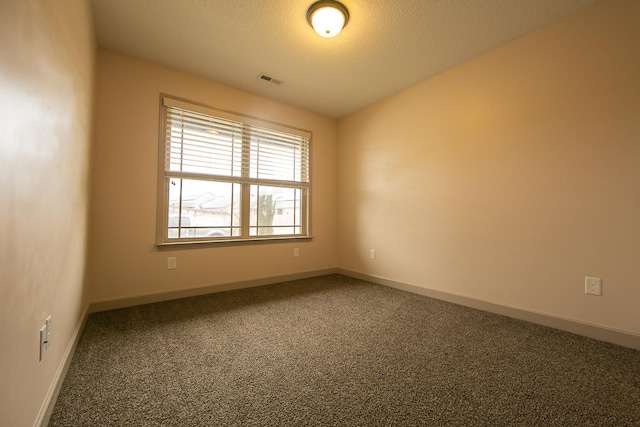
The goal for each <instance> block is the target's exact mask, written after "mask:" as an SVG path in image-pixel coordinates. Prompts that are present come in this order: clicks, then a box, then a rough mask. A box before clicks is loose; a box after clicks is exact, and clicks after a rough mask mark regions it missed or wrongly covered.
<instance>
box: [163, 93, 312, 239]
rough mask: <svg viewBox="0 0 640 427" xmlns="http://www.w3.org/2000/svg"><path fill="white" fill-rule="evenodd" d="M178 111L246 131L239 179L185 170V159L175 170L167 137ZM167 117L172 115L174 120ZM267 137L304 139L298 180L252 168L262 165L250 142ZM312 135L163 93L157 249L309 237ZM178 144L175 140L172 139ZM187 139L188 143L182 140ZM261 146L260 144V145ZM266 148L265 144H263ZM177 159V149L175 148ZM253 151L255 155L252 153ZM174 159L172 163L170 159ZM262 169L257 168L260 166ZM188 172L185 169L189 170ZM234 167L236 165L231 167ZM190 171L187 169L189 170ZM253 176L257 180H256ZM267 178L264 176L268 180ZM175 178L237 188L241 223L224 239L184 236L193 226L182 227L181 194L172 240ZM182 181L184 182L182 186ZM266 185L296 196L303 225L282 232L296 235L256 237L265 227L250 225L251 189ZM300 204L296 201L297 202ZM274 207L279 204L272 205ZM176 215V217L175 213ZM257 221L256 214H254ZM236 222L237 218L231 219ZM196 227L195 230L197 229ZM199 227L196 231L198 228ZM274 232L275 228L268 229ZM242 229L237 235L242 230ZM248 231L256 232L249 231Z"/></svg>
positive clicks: (232, 227)
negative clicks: (259, 136)
mask: <svg viewBox="0 0 640 427" xmlns="http://www.w3.org/2000/svg"><path fill="white" fill-rule="evenodd" d="M178 111H184V112H187V113H186V114H195V115H197V116H198V117H201V116H200V115H205V116H209V117H212V118H214V119H216V120H218V119H219V120H221V121H224V122H226V123H230V121H231V122H234V126H235V125H237V126H239V127H241V129H242V138H241V141H242V142H241V144H240V145H241V147H242V153H243V154H242V166H241V168H240V169H241V175H240V176H237V175H234V176H224V177H221V176H219V175H213V174H209V173H203V172H193V170H192V171H183V170H182V169H183V166H182V164H183V161H184V156H182V155H181V156H180V168H179V169H180V170H176V163H175V162H176V160H175V159H174V158H173V157H172V155H171V153H170V151H171V150H170V148H168V147H169V146H171V144H172V142H171V141H173V140H172V138H171V136H170V135H168V133H169V132H171V131H170V128H171V125H170V124H169V121H172V122H175V120H176V119H175V116H176V113H177V112H178ZM169 117H173V118H172V119H170V118H169ZM265 132H266V133H267V134H269V135H275V137H276V138H278V137H280V136H282V137H283V138H285V137H286V138H289V139H290V140H291V141H300V142H294V143H293V144H294V145H295V144H300V145H299V146H298V145H295V148H296V149H298V148H299V149H300V153H301V154H299V157H297V159H298V160H299V162H298V163H295V164H294V163H292V168H293V169H295V170H296V171H297V172H296V173H295V178H294V179H282V177H275V178H274V177H269V176H268V172H269V170H266V172H265V173H256V169H257V168H254V166H255V164H256V163H258V164H260V161H257V162H256V160H255V158H254V159H252V160H248V159H249V158H248V157H247V152H248V150H250V149H251V147H254V146H255V145H256V143H255V139H254V138H252V135H255V134H257V133H260V134H264V133H265ZM311 136H312V134H311V132H309V131H306V130H302V129H297V128H293V127H289V126H285V125H281V124H278V123H273V122H269V121H265V120H261V119H258V118H255V117H251V116H247V115H243V114H239V113H235V112H229V111H225V110H221V109H217V108H213V107H209V106H206V105H203V104H199V103H195V102H192V101H188V100H185V99H181V98H177V97H173V96H170V95H165V94H161V95H160V129H159V150H158V204H157V211H158V215H157V221H156V223H157V227H156V229H157V231H156V244H157V245H158V246H163V245H175V244H193V243H224V242H255V241H265V240H278V241H280V240H291V239H311V234H310V224H309V223H310V214H309V213H310V209H309V202H310V194H311V171H310V164H311V154H310V151H311ZM174 140H175V138H174ZM183 141H184V140H183ZM183 141H182V142H181V143H180V144H186V143H185V142H183ZM259 144H260V143H258V145H259ZM262 144H263V145H266V144H265V143H262ZM173 153H174V155H175V149H174V150H173ZM251 153H253V151H252V152H251ZM172 158H173V160H172ZM258 167H259V166H258ZM185 168H186V167H185ZM231 168H233V166H231ZM187 169H188V168H187ZM252 175H253V176H252ZM265 175H266V176H265ZM172 180H174V184H175V180H190V181H211V182H221V183H232V184H234V185H236V184H237V185H239V187H236V188H240V194H239V197H238V200H239V202H238V203H239V208H238V209H237V210H239V218H240V219H239V223H238V224H235V226H234V224H233V223H232V224H229V227H230V228H229V230H231V232H230V233H228V234H226V235H224V236H198V237H195V236H194V235H195V234H196V233H195V231H194V232H193V233H192V235H188V233H186V234H183V229H185V228H192V227H191V226H190V224H187V226H182V224H180V222H181V221H180V219H182V218H183V206H182V196H181V198H180V207H179V208H178V213H177V217H178V218H180V219H178V220H177V221H178V226H177V232H175V231H176V230H175V229H173V228H172V231H174V232H175V235H173V236H172V237H169V235H170V231H169V229H170V227H169V221H170V219H169V217H170V214H169V211H170V185H171V181H172ZM182 182H183V181H180V183H181V184H182ZM260 186H262V187H281V188H283V190H285V191H287V190H293V191H294V193H295V194H297V195H298V196H299V206H295V207H294V212H298V214H297V215H296V217H297V218H298V217H299V224H298V223H296V222H294V225H293V226H291V227H289V226H282V227H283V229H288V228H291V229H292V230H294V231H293V232H292V233H287V234H278V233H273V234H266V235H261V234H256V233H258V229H259V228H264V229H265V230H267V228H265V227H264V226H260V227H259V225H260V224H258V223H257V221H258V220H257V219H256V220H255V222H254V223H252V222H251V212H252V209H254V208H253V207H252V199H251V189H252V188H253V189H256V188H257V189H259V188H260ZM296 200H298V199H297V198H296ZM253 204H254V205H256V201H253ZM273 206H275V205H273ZM172 216H175V215H172ZM256 218H257V214H256ZM172 220H173V221H172V227H175V224H173V222H175V218H172ZM231 221H232V222H233V219H231ZM195 228H197V227H195ZM195 228H193V229H194V230H195ZM269 228H271V227H269ZM238 230H239V232H238ZM250 230H252V231H251V232H250Z"/></svg>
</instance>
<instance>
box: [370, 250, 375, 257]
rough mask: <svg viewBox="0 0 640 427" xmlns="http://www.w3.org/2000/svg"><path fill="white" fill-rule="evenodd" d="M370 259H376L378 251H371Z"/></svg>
mask: <svg viewBox="0 0 640 427" xmlns="http://www.w3.org/2000/svg"><path fill="white" fill-rule="evenodd" d="M369 258H371V259H376V250H375V249H371V250H370V251H369Z"/></svg>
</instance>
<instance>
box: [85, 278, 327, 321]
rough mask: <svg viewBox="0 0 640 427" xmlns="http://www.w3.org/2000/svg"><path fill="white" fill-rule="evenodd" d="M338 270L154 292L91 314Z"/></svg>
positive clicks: (111, 302) (103, 305)
mask: <svg viewBox="0 0 640 427" xmlns="http://www.w3.org/2000/svg"><path fill="white" fill-rule="evenodd" d="M337 272H338V270H337V269H335V268H329V269H325V270H314V271H307V272H303V273H294V274H287V275H282V276H274V277H263V278H259V279H251V280H245V281H242V282H230V283H223V284H219V285H212V286H204V287H198V288H189V289H180V290H174V291H165V292H154V293H148V294H140V295H133V296H129V297H126V298H116V299H108V300H99V301H92V302H91V305H90V306H89V313H96V312H99V311H107V310H115V309H118V308H124V307H133V306H136V305H142V304H151V303H154V302H161V301H169V300H174V299H180V298H187V297H194V296H199V295H207V294H213V293H217V292H225V291H232V290H236V289H244V288H253V287H256V286H264V285H271V284H274V283H280V282H288V281H290V280H300V279H308V278H311V277H317V276H325V275H327V274H335V273H337Z"/></svg>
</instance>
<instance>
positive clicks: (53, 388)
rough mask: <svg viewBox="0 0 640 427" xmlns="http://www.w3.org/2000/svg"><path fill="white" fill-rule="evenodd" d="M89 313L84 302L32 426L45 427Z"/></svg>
mask: <svg viewBox="0 0 640 427" xmlns="http://www.w3.org/2000/svg"><path fill="white" fill-rule="evenodd" d="M88 315H89V304H88V303H87V304H85V306H84V308H83V310H82V314H81V315H80V319H79V320H78V323H77V325H76V328H75V330H74V331H73V335H72V336H71V341H69V344H68V345H67V349H66V350H65V352H64V355H63V356H62V360H61V361H60V364H59V365H58V370H57V371H56V375H55V376H54V377H53V381H52V382H51V385H50V386H49V391H48V392H47V395H46V397H45V399H44V402H43V403H42V406H41V407H40V411H39V412H38V417H37V418H36V421H35V423H34V427H46V426H47V424H49V418H51V414H52V412H53V407H54V406H55V404H56V400H58V394H60V389H61V388H62V383H63V382H64V379H65V377H66V376H67V371H68V370H69V365H70V364H71V360H72V359H73V355H74V353H75V352H76V347H77V346H78V341H79V340H80V335H82V330H83V329H84V325H85V323H86V321H87V316H88Z"/></svg>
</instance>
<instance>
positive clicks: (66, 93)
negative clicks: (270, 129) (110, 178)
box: [0, 0, 95, 427]
mask: <svg viewBox="0 0 640 427" xmlns="http://www.w3.org/2000/svg"><path fill="white" fill-rule="evenodd" d="M94 54H95V40H94V34H93V23H92V18H91V14H90V7H89V3H88V2H84V1H77V0H56V1H50V0H32V1H23V0H8V1H7V0H3V1H2V2H0V58H2V59H1V60H0V99H1V100H2V102H0V117H2V122H3V125H2V133H1V134H0V183H1V184H0V200H1V201H2V202H1V204H0V224H2V225H1V227H2V231H1V238H0V271H1V272H2V273H1V275H0V277H1V281H2V282H1V286H0V342H1V343H2V350H0V378H1V383H2V385H1V387H0V425H2V426H12V427H20V426H30V425H34V423H36V422H38V421H39V420H40V419H41V418H42V417H43V415H44V411H45V409H46V403H47V401H48V399H49V397H50V393H51V392H52V387H53V384H54V381H55V378H57V376H58V375H59V374H60V369H61V368H62V364H63V361H64V354H65V352H67V351H68V346H69V345H70V344H71V342H72V338H73V335H74V332H75V331H76V329H77V327H78V326H79V322H80V320H81V317H82V311H83V307H84V306H85V301H86V297H85V292H84V288H83V280H84V264H85V246H86V244H85V240H86V224H87V206H88V196H87V188H88V185H87V183H88V178H87V173H88V160H89V139H90V117H91V114H90V113H91V96H92V79H93V62H94ZM48 315H52V316H53V328H52V329H53V337H52V342H51V346H50V347H49V349H48V351H47V352H46V355H45V358H44V360H43V361H42V362H39V361H38V356H39V344H38V340H39V330H40V328H41V327H42V326H43V325H44V323H45V319H46V317H47V316H48Z"/></svg>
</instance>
